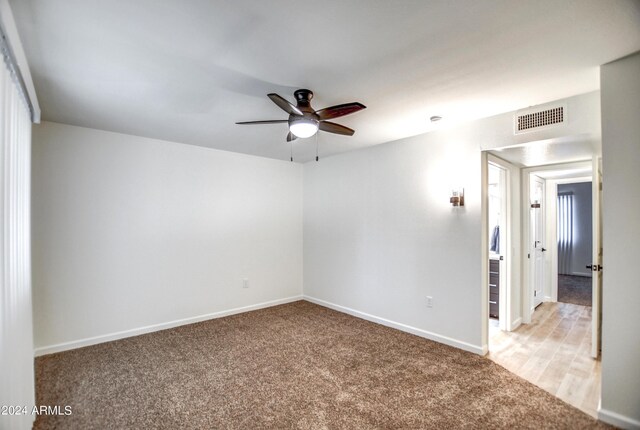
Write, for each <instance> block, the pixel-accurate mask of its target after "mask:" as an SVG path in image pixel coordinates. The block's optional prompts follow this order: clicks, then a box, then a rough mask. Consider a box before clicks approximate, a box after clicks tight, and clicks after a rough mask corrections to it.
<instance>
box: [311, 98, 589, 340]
mask: <svg viewBox="0 0 640 430" xmlns="http://www.w3.org/2000/svg"><path fill="white" fill-rule="evenodd" d="M566 102H567V106H568V110H569V111H570V112H572V113H573V114H572V115H571V116H570V120H569V123H568V124H565V125H563V126H560V127H554V128H550V129H547V130H544V131H539V132H534V133H529V134H524V135H517V136H516V135H514V134H513V114H514V113H513V112H510V113H505V114H501V115H497V116H494V117H490V118H485V119H481V120H478V121H474V122H471V123H468V124H466V125H463V126H459V127H456V128H455V129H443V130H440V131H435V132H432V133H427V134H424V135H420V136H416V137H412V138H408V139H402V140H400V141H397V142H391V143H387V144H383V145H378V146H375V147H371V148H367V149H363V150H359V151H355V152H350V153H345V154H340V155H337V156H333V157H330V158H325V159H323V160H321V162H320V163H307V164H305V167H304V294H305V296H307V297H311V298H314V299H318V300H319V301H321V302H322V303H324V304H327V303H328V304H332V305H334V307H339V308H342V309H345V308H346V309H347V310H349V311H351V312H353V313H359V315H361V316H367V315H368V316H369V317H376V318H377V319H378V320H380V321H382V320H386V322H387V323H388V322H392V323H395V325H396V326H397V327H400V328H405V329H408V330H410V331H413V332H414V333H418V334H422V335H423V336H426V337H431V338H435V339H437V340H440V341H442V342H446V343H450V344H454V345H456V346H459V347H462V348H466V349H468V350H472V351H475V352H482V351H484V350H485V348H486V344H485V342H486V333H485V334H483V330H485V326H486V318H487V311H486V309H484V308H485V307H487V306H488V304H487V303H488V302H487V297H486V292H485V291H483V289H482V279H483V276H484V274H483V270H484V266H485V262H482V259H481V255H482V249H483V244H482V241H483V240H486V238H483V221H482V213H481V202H482V196H481V166H482V162H481V150H482V149H496V148H500V147H506V146H510V145H516V144H521V143H523V142H526V141H538V140H545V139H551V138H554V137H560V136H567V135H581V136H592V137H593V138H594V139H596V138H599V132H600V128H599V125H598V124H597V121H589V119H592V118H597V117H598V113H599V100H598V94H597V92H596V93H589V94H584V95H580V96H576V97H571V98H569V99H567V100H566ZM453 187H464V188H465V200H466V206H465V208H464V209H462V210H460V209H458V210H456V209H452V207H451V205H450V204H449V196H450V192H451V189H452V188H453ZM514 192H516V190H514ZM518 285H519V286H521V282H518ZM426 296H432V297H433V303H434V305H433V308H427V306H426ZM514 296H515V297H518V295H517V294H514ZM521 297H522V296H521V295H520V296H519V297H518V298H521ZM513 308H515V309H513ZM513 308H512V309H513V311H514V315H513V319H514V320H516V319H517V318H520V317H521V315H520V310H521V309H519V304H518V305H515V306H513ZM383 322H384V321H383ZM485 331H486V330H485Z"/></svg>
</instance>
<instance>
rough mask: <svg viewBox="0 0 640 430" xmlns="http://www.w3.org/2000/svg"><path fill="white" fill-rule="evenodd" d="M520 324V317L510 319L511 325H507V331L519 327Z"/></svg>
mask: <svg viewBox="0 0 640 430" xmlns="http://www.w3.org/2000/svg"><path fill="white" fill-rule="evenodd" d="M521 324H522V318H516V319H515V320H513V321H511V327H509V331H514V330H515V329H517V328H518V327H520V325H521Z"/></svg>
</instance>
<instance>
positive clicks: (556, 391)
mask: <svg viewBox="0 0 640 430" xmlns="http://www.w3.org/2000/svg"><path fill="white" fill-rule="evenodd" d="M590 352H591V307H589V306H579V305H574V304H570V303H543V304H541V305H540V306H538V308H537V309H536V311H535V312H534V314H533V318H532V322H531V324H523V325H521V326H520V327H518V328H517V329H516V330H515V331H513V332H504V331H501V330H500V329H499V328H498V327H497V321H495V322H494V320H492V321H491V323H490V325H489V355H488V357H489V358H490V359H492V360H493V361H495V362H496V363H498V364H500V365H502V366H503V367H505V368H507V369H508V370H510V371H511V372H513V373H515V374H516V375H518V376H521V377H522V378H525V379H527V380H528V381H530V382H532V383H534V384H535V385H537V386H539V387H541V388H543V389H545V390H546V391H548V392H549V393H551V394H553V395H554V396H556V397H559V398H560V399H562V400H564V401H565V402H567V403H569V404H571V405H573V406H575V407H577V408H578V409H580V410H582V411H584V412H586V413H587V414H589V415H591V416H593V417H596V418H597V408H598V401H599V399H600V361H598V360H594V359H593V358H591V355H590Z"/></svg>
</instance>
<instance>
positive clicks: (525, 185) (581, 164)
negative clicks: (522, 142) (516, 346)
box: [520, 160, 593, 324]
mask: <svg viewBox="0 0 640 430" xmlns="http://www.w3.org/2000/svg"><path fill="white" fill-rule="evenodd" d="M592 166H593V162H592V160H582V161H573V162H570V163H558V164H548V165H542V166H534V167H525V168H523V169H522V170H521V172H522V173H521V178H520V179H521V187H520V188H521V195H522V199H521V203H522V205H521V223H522V224H521V225H522V230H521V235H522V238H523V240H522V241H521V256H522V257H521V260H522V263H521V267H522V278H521V279H522V303H521V306H522V308H521V310H522V322H523V323H524V324H530V323H531V316H532V315H533V311H532V310H531V303H532V300H531V299H532V298H533V290H532V288H533V286H532V285H531V280H530V272H531V269H530V259H529V258H528V257H527V255H528V254H529V239H528V237H529V236H528V235H529V231H530V226H529V224H530V219H531V218H530V216H529V208H530V204H529V202H530V198H531V197H530V195H529V194H530V180H529V179H530V176H529V175H530V174H531V173H536V172H538V173H542V172H558V171H563V170H569V171H570V170H576V171H580V170H582V171H591V169H592ZM525 238H527V239H526V240H524V239H525ZM556 255H557V251H556ZM549 258H551V256H550V255H549V254H547V255H546V256H545V260H546V259H549ZM556 264H557V263H556Z"/></svg>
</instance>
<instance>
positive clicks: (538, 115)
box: [515, 106, 566, 133]
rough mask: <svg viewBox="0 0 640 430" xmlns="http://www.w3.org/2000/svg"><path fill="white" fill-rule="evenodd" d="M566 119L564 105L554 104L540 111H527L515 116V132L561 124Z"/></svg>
mask: <svg viewBox="0 0 640 430" xmlns="http://www.w3.org/2000/svg"><path fill="white" fill-rule="evenodd" d="M565 121H566V114H565V108H564V106H556V107H553V108H550V109H545V110H541V111H534V112H532V111H529V112H527V113H522V114H518V115H517V116H516V124H515V125H516V130H515V131H516V133H523V132H527V131H534V129H539V128H541V127H548V126H550V125H556V124H562V123H564V122H565Z"/></svg>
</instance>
